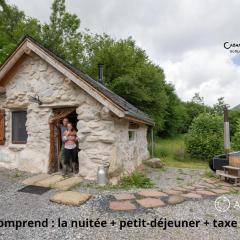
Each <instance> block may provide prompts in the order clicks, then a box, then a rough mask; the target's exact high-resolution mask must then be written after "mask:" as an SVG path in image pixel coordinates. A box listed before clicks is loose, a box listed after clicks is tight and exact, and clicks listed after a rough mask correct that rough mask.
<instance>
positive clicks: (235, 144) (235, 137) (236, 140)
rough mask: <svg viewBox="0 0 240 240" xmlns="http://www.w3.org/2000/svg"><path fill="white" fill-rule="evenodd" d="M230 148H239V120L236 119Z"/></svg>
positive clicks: (237, 149)
mask: <svg viewBox="0 0 240 240" xmlns="http://www.w3.org/2000/svg"><path fill="white" fill-rule="evenodd" d="M232 148H233V150H235V151H239V150H240V120H239V119H238V120H237V124H236V131H235V133H234V135H233V138H232Z"/></svg>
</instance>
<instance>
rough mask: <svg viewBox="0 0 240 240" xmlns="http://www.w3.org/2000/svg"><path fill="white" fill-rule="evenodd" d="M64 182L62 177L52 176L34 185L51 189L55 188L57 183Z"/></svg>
mask: <svg viewBox="0 0 240 240" xmlns="http://www.w3.org/2000/svg"><path fill="white" fill-rule="evenodd" d="M62 180H64V177H63V176H61V175H52V176H50V177H47V178H45V179H43V180H41V181H39V182H36V183H34V184H33V185H36V186H40V187H51V186H54V185H55V184H56V183H57V182H60V181H62Z"/></svg>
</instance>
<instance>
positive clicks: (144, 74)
mask: <svg viewBox="0 0 240 240" xmlns="http://www.w3.org/2000/svg"><path fill="white" fill-rule="evenodd" d="M0 7H1V9H0V31H1V34H0V64H1V63H2V62H3V61H4V59H5V58H6V57H7V55H8V54H9V53H10V52H11V51H12V50H13V49H14V48H15V46H16V44H17V43H18V41H19V39H20V38H21V37H22V36H23V35H25V34H29V35H31V36H32V37H34V38H35V39H37V40H38V41H40V42H41V43H42V44H43V45H44V46H45V47H47V48H49V49H51V50H52V51H53V52H55V53H56V54H57V55H59V56H60V57H62V58H64V59H65V60H66V61H68V62H70V63H71V64H72V65H74V66H75V67H77V68H79V69H81V70H82V71H83V72H85V73H87V74H88V75H90V76H91V77H93V78H95V79H97V78H98V67H97V65H98V64H99V63H102V64H104V82H105V85H106V86H107V87H108V88H109V89H111V90H112V91H114V92H115V93H116V94H118V95H120V96H121V97H123V98H124V99H126V100H127V101H128V102H130V103H132V104H133V105H134V106H136V107H138V108H139V109H141V110H142V111H144V112H146V113H148V114H149V115H150V116H151V117H152V118H153V119H154V121H155V123H156V126H155V129H154V132H155V135H157V136H175V135H177V134H179V133H186V132H187V131H188V128H189V126H190V125H191V123H192V120H193V119H194V118H195V117H197V116H198V115H199V114H200V113H203V112H208V111H210V108H209V107H207V106H205V105H204V101H203V98H202V97H201V96H200V95H199V93H196V94H195V95H194V97H193V99H192V101H191V102H187V103H183V102H182V101H181V100H180V99H179V98H178V96H177V95H176V93H175V89H174V86H172V85H171V84H168V83H166V82H165V76H164V72H163V69H162V68H161V67H160V66H158V65H156V64H154V63H153V62H152V61H151V60H150V59H149V58H148V56H147V54H146V52H145V51H144V50H143V49H141V48H140V47H138V46H137V45H136V43H135V41H134V40H133V39H132V38H131V37H129V38H127V39H119V40H116V39H114V38H112V37H110V36H109V35H107V34H102V35H98V34H92V33H91V32H90V31H81V30H80V19H79V18H78V17H77V15H76V14H72V13H69V12H67V10H66V6H65V0H54V1H53V3H52V12H51V15H50V21H49V23H45V24H41V23H40V22H39V21H38V20H37V19H34V18H31V17H28V16H26V15H25V13H24V12H23V11H21V10H19V9H18V8H17V7H16V6H12V5H9V4H6V2H5V0H0ZM223 103H224V101H223V98H220V99H219V102H218V104H217V105H216V106H215V108H214V109H215V111H216V112H218V113H220V112H221V109H222V106H223Z"/></svg>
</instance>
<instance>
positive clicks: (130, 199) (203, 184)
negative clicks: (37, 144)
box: [22, 173, 240, 211]
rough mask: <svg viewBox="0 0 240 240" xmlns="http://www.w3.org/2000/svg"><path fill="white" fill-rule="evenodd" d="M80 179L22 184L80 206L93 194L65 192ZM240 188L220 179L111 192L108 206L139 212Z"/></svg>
mask: <svg viewBox="0 0 240 240" xmlns="http://www.w3.org/2000/svg"><path fill="white" fill-rule="evenodd" d="M82 181H83V180H82V178H81V177H68V178H64V177H63V176H61V175H59V174H58V173H57V174H52V175H49V174H39V175H35V176H33V177H30V178H28V179H25V180H24V181H23V182H22V183H23V184H25V185H36V186H43V187H51V188H55V189H58V190H62V191H61V192H58V193H56V194H54V195H53V196H51V197H50V201H52V202H56V203H60V204H66V205H81V204H83V203H85V202H86V201H88V199H89V198H91V195H90V194H87V193H80V192H77V191H76V192H73V191H66V190H69V189H70V188H72V187H74V186H76V185H77V184H79V183H81V182H82ZM239 190H240V188H239V187H236V186H233V185H231V184H229V183H226V182H222V181H220V180H218V179H202V180H201V181H199V182H195V183H194V182H193V183H191V184H187V185H185V184H183V185H181V186H173V187H168V188H166V189H164V190H162V189H160V188H157V189H145V190H139V191H134V192H115V193H112V194H111V193H110V200H109V199H108V200H107V201H108V207H109V209H110V210H112V211H136V210H138V209H139V208H143V209H144V208H146V209H148V208H158V207H165V206H167V205H176V204H181V203H182V202H184V201H190V200H195V201H201V199H205V198H210V197H217V196H219V195H222V194H227V193H231V192H233V191H239Z"/></svg>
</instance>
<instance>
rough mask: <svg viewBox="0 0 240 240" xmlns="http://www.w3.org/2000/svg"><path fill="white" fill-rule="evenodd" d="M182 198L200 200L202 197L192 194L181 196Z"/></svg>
mask: <svg viewBox="0 0 240 240" xmlns="http://www.w3.org/2000/svg"><path fill="white" fill-rule="evenodd" d="M182 196H183V197H185V198H191V199H201V198H202V196H201V195H200V194H197V193H194V192H190V193H186V194H182Z"/></svg>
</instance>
